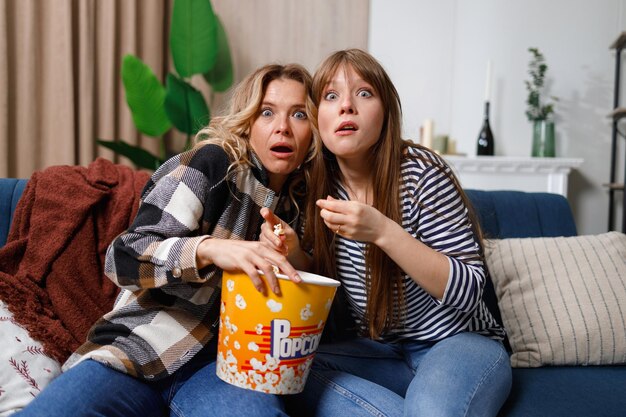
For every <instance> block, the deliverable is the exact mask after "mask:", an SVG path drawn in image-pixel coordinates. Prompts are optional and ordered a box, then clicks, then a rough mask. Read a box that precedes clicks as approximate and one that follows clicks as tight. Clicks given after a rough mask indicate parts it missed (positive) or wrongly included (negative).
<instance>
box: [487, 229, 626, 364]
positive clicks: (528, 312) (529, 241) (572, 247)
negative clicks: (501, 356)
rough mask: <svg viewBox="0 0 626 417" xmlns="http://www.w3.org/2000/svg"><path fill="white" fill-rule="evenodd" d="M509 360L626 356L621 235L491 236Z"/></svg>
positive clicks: (625, 260)
mask: <svg viewBox="0 0 626 417" xmlns="http://www.w3.org/2000/svg"><path fill="white" fill-rule="evenodd" d="M485 249H486V250H485V253H486V261H487V266H488V268H489V272H490V274H491V278H492V280H493V284H494V287H495V291H496V295H497V298H498V306H499V308H500V312H501V313H502V321H503V322H504V327H505V328H506V330H507V333H508V337H509V341H510V343H511V349H512V355H511V366H513V367H537V366H543V365H608V364H623V363H626V235H624V234H622V233H618V232H609V233H604V234H600V235H593V236H575V237H558V238H526V239H502V240H489V241H487V242H486V247H485Z"/></svg>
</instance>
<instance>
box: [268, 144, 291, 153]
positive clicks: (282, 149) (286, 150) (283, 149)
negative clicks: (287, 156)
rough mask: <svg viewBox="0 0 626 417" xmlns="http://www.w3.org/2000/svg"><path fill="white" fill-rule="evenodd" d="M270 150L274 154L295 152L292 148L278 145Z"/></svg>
mask: <svg viewBox="0 0 626 417" xmlns="http://www.w3.org/2000/svg"><path fill="white" fill-rule="evenodd" d="M270 149H271V151H272V152H276V153H292V152H293V149H291V147H289V146H287V145H276V146H272V147H271V148H270Z"/></svg>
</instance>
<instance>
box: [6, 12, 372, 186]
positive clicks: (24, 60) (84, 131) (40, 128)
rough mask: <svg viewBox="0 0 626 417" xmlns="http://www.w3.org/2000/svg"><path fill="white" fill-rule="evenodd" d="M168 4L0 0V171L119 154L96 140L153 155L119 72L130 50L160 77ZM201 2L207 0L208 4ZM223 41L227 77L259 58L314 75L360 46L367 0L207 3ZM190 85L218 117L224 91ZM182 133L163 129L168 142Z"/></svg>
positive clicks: (178, 140)
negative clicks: (331, 58)
mask: <svg viewBox="0 0 626 417" xmlns="http://www.w3.org/2000/svg"><path fill="white" fill-rule="evenodd" d="M173 1H174V0H0V176H2V177H7V176H8V177H20V178H28V177H30V175H31V174H32V173H33V172H34V171H36V170H40V169H43V168H45V167H48V166H51V165H59V164H70V165H87V164H89V163H90V162H91V161H93V160H94V159H95V158H96V157H97V156H104V157H106V158H107V159H111V160H114V161H119V162H123V163H128V161H124V160H120V159H118V157H116V156H115V155H114V154H113V153H112V152H110V151H108V150H106V149H104V148H102V147H99V146H97V145H96V143H95V139H96V138H101V139H107V140H112V139H124V140H126V141H128V142H130V143H134V144H139V145H140V146H142V147H143V148H144V149H147V150H149V151H151V152H153V153H155V154H156V153H157V151H158V147H157V143H156V141H155V140H154V139H153V138H150V137H143V136H140V135H139V134H138V133H137V130H136V129H135V127H134V124H133V122H132V118H131V115H130V112H129V110H128V106H127V105H126V103H125V97H124V90H123V87H122V84H121V78H120V75H119V74H120V65H121V60H122V57H123V56H124V55H125V54H128V53H131V54H134V55H137V56H139V57H140V58H141V59H142V60H143V61H144V62H145V63H146V64H147V65H148V66H150V68H152V70H153V71H154V72H155V74H156V76H157V77H158V78H159V79H161V80H164V79H165V74H166V71H167V69H168V68H171V60H170V54H169V50H168V42H169V41H168V34H169V21H170V16H171V9H172V4H173ZM207 1H208V0H207ZM211 2H212V4H213V8H214V10H215V11H216V13H217V14H218V15H219V16H220V18H221V19H222V22H223V24H224V27H225V30H226V33H227V35H228V37H229V42H230V49H231V54H232V59H233V65H234V70H235V80H236V81H238V80H241V79H242V78H244V77H245V76H246V75H247V74H248V73H249V72H250V71H252V70H254V69H255V68H257V67H258V66H260V65H263V64H266V63H268V62H282V63H287V62H299V63H302V64H303V65H305V66H306V67H307V68H308V69H309V70H311V71H314V70H315V67H316V66H317V64H319V62H320V61H321V60H322V59H323V58H324V57H325V56H326V55H328V54H329V53H330V52H332V51H334V50H337V49H343V48H347V47H359V48H364V49H365V48H367V27H368V24H367V22H368V17H369V1H368V0H341V1H336V0H314V1H295V0H212V1H211ZM192 83H193V84H194V85H195V86H196V87H197V88H199V89H200V90H201V91H202V92H203V93H204V94H205V96H206V98H207V100H208V103H209V106H210V108H211V113H212V114H213V115H215V114H218V113H219V112H220V111H221V110H222V108H223V107H224V104H225V102H226V100H227V98H228V94H215V95H213V94H210V89H209V88H208V87H207V85H206V83H205V82H204V80H203V79H202V77H200V76H196V77H195V78H194V79H193V80H192ZM183 144H184V137H183V136H182V135H181V134H175V133H172V132H170V133H168V147H169V148H170V150H171V151H174V152H177V151H179V150H181V149H182V146H183Z"/></svg>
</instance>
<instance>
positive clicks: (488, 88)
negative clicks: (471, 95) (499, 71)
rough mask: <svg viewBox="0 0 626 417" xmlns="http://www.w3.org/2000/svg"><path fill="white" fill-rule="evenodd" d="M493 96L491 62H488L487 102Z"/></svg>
mask: <svg viewBox="0 0 626 417" xmlns="http://www.w3.org/2000/svg"><path fill="white" fill-rule="evenodd" d="M490 96H491V60H488V61H487V81H486V84H485V101H489V97H490Z"/></svg>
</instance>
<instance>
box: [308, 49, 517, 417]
mask: <svg viewBox="0 0 626 417" xmlns="http://www.w3.org/2000/svg"><path fill="white" fill-rule="evenodd" d="M313 100H314V102H315V104H316V108H317V115H316V117H315V119H314V123H315V122H316V123H317V128H318V130H319V134H320V138H321V139H322V142H323V145H324V147H323V152H322V153H320V154H318V155H317V156H316V157H315V158H314V161H313V164H312V170H311V177H312V178H315V181H314V182H311V183H310V184H309V191H308V193H309V202H308V204H307V211H306V222H305V224H306V230H305V235H304V237H303V240H302V242H303V247H305V249H308V250H309V251H311V252H312V253H313V271H314V272H316V273H319V274H322V275H327V276H330V277H333V278H336V279H339V280H340V281H341V283H342V290H343V294H342V295H343V298H344V299H345V300H346V301H345V303H344V305H343V307H345V308H346V310H347V311H348V313H349V316H350V318H351V319H352V320H353V321H354V329H353V330H354V334H353V335H352V336H349V335H347V330H349V329H346V328H342V329H339V330H340V335H342V336H343V337H335V342H334V343H328V344H325V345H321V346H320V347H319V349H318V353H317V355H316V357H315V360H314V365H313V369H312V371H311V373H310V375H309V379H308V382H307V386H306V388H305V392H304V394H302V395H301V396H300V398H299V400H302V401H304V403H305V404H306V406H304V407H303V408H304V409H307V410H309V411H310V414H312V415H319V416H327V415H338V414H339V413H341V414H342V415H359V414H366V415H368V414H370V413H371V415H405V416H429V417H437V416H482V417H485V416H495V415H496V414H497V412H498V410H499V409H500V407H501V405H502V404H503V403H504V400H505V399H506V397H507V395H508V392H509V390H510V386H511V370H510V365H509V359H508V355H507V352H506V350H505V349H504V347H503V345H502V343H501V340H502V339H503V335H504V330H503V328H502V327H501V326H500V325H499V324H498V323H497V322H496V320H495V319H494V318H493V317H492V315H491V314H490V313H489V311H488V310H487V307H486V305H485V304H484V302H483V301H482V298H481V297H482V290H483V287H484V285H485V280H486V275H487V273H486V270H485V266H484V262H483V261H484V260H483V250H482V242H481V232H480V228H479V225H478V223H477V221H476V219H475V218H474V216H473V215H472V210H471V206H470V204H469V203H468V200H467V198H466V197H465V194H464V193H463V190H462V189H461V187H460V185H459V183H458V181H457V180H456V178H455V176H454V174H453V173H452V171H451V169H450V168H449V167H448V165H447V164H446V163H445V161H444V160H443V159H442V158H441V157H440V156H438V155H437V154H435V153H434V152H432V151H431V150H430V149H428V148H425V147H423V146H420V145H417V144H414V143H412V142H409V141H406V140H403V139H402V137H401V118H402V112H401V106H400V99H399V95H398V93H397V91H396V89H395V87H394V85H393V83H392V82H391V80H390V79H389V77H388V75H387V73H386V72H385V70H384V69H383V67H382V66H381V65H380V64H379V63H378V62H377V61H376V60H375V59H374V58H373V57H372V56H371V55H369V54H368V53H366V52H364V51H361V50H358V49H350V50H344V51H338V52H336V53H334V54H332V55H331V56H329V57H328V58H327V59H326V60H325V61H324V62H323V63H322V64H321V65H320V67H319V68H318V70H317V71H316V73H315V75H314V79H313ZM338 299H339V300H341V299H342V298H341V297H339V298H338ZM341 307H342V306H341V305H335V306H334V307H333V309H337V308H341ZM337 313H338V312H337V311H334V314H337ZM335 336H337V334H335Z"/></svg>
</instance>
